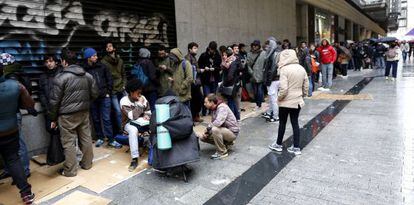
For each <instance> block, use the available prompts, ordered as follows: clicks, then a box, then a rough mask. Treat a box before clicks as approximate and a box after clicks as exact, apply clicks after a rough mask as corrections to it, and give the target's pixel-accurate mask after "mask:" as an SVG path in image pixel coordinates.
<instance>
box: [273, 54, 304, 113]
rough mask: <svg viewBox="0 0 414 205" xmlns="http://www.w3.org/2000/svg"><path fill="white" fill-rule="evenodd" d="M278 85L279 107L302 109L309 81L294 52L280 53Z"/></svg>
mask: <svg viewBox="0 0 414 205" xmlns="http://www.w3.org/2000/svg"><path fill="white" fill-rule="evenodd" d="M279 59H280V60H279V63H278V66H279V70H280V85H279V93H278V98H277V101H278V105H279V107H286V108H294V109H298V106H300V107H303V106H304V105H305V102H304V100H303V97H306V96H307V94H308V91H309V80H308V76H307V74H306V71H305V68H303V67H302V66H301V65H300V64H299V60H298V58H297V56H296V52H295V51H294V50H291V49H288V50H284V51H282V52H281V53H280V58H279Z"/></svg>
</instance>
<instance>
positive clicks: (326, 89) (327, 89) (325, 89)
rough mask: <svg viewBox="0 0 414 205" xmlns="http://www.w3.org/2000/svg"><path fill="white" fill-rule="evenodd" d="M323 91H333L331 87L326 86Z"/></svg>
mask: <svg viewBox="0 0 414 205" xmlns="http://www.w3.org/2000/svg"><path fill="white" fill-rule="evenodd" d="M323 91H325V92H329V91H331V89H329V88H324V89H323Z"/></svg>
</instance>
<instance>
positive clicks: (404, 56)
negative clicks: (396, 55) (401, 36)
mask: <svg viewBox="0 0 414 205" xmlns="http://www.w3.org/2000/svg"><path fill="white" fill-rule="evenodd" d="M407 54H408V52H405V51H403V52H402V57H403V62H404V63H405V61H407Z"/></svg>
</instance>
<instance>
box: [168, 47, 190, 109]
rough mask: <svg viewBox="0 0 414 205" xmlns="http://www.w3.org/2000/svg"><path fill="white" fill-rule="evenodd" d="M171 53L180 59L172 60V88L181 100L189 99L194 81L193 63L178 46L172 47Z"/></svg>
mask: <svg viewBox="0 0 414 205" xmlns="http://www.w3.org/2000/svg"><path fill="white" fill-rule="evenodd" d="M170 55H173V56H175V57H176V58H177V60H178V62H171V65H172V67H173V70H174V72H173V79H174V81H173V83H172V90H173V91H174V92H175V94H176V95H177V96H178V97H179V98H180V101H181V102H186V101H189V100H191V84H192V82H193V71H192V67H191V64H190V62H188V61H187V60H185V59H184V56H183V54H182V52H181V51H180V49H178V48H174V49H172V50H171V52H170ZM170 61H171V60H170ZM183 61H184V62H185V69H184V68H183V65H184V64H183Z"/></svg>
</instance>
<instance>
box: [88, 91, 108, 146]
mask: <svg viewBox="0 0 414 205" xmlns="http://www.w3.org/2000/svg"><path fill="white" fill-rule="evenodd" d="M91 113H92V120H93V125H94V128H95V133H96V137H97V138H98V139H101V140H103V139H104V138H105V137H107V138H108V140H109V142H112V141H114V137H113V131H112V122H111V98H110V97H104V98H98V99H96V100H95V101H94V102H93V103H92V106H91ZM102 125H103V129H102Z"/></svg>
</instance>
